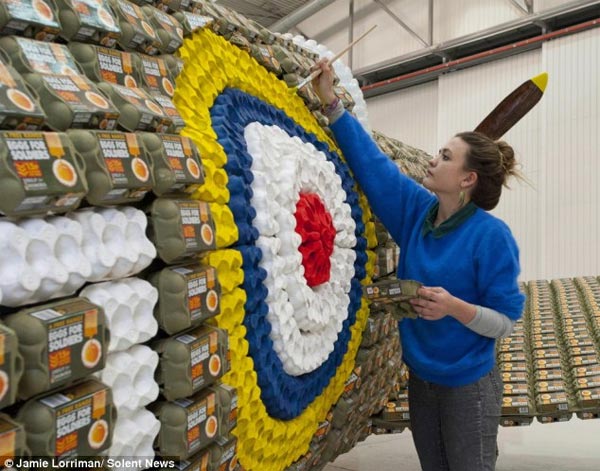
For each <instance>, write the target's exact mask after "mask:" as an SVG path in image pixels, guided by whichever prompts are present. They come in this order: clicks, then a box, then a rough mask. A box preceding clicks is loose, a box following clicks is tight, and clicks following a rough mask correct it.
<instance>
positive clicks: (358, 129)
mask: <svg viewBox="0 0 600 471" xmlns="http://www.w3.org/2000/svg"><path fill="white" fill-rule="evenodd" d="M319 66H320V67H321V70H322V73H321V75H320V76H319V77H318V78H317V79H315V80H314V81H313V86H314V89H315V91H316V92H317V94H318V95H319V98H320V99H321V102H322V103H323V105H324V111H325V114H326V115H327V116H328V117H329V120H330V123H331V124H330V127H331V130H332V131H333V133H334V135H335V138H336V141H337V143H338V145H339V146H340V148H341V149H342V151H343V153H344V156H345V158H346V160H347V162H348V165H349V166H350V168H351V169H352V171H353V173H354V176H355V178H356V180H357V182H358V183H359V185H360V186H361V188H362V190H363V191H364V192H365V194H366V196H367V198H368V200H369V203H370V205H371V207H372V209H373V211H374V213H375V214H376V215H377V217H378V218H379V219H380V220H381V222H382V223H383V224H384V225H385V227H386V228H387V230H388V231H389V233H390V234H391V235H392V237H393V238H394V240H395V241H396V242H397V243H398V245H399V246H400V260H399V263H398V277H399V278H401V279H413V280H418V281H420V282H421V283H423V285H424V287H423V288H421V289H420V290H419V293H418V294H419V299H416V300H414V302H413V306H414V308H415V310H416V312H417V313H418V315H419V318H418V319H414V320H413V319H405V320H403V321H402V322H401V323H400V336H401V339H402V348H403V360H404V362H405V363H406V364H407V365H408V367H409V369H410V381H409V403H410V418H411V429H412V433H413V439H414V442H415V446H416V449H417V453H418V455H419V460H420V462H421V466H422V468H423V470H424V471H439V470H451V471H480V470H493V469H494V468H495V462H496V437H497V434H498V424H499V417H500V412H501V402H502V381H501V378H500V376H499V373H498V370H497V368H496V367H495V361H494V360H495V355H494V345H495V339H496V338H500V337H503V336H508V335H510V333H511V331H512V327H513V325H514V323H515V322H516V321H517V319H519V317H520V316H521V313H522V310H523V304H524V299H525V298H524V296H523V294H522V293H521V292H520V291H519V287H518V284H517V277H518V275H519V271H520V267H519V251H518V247H517V244H516V242H515V240H514V238H513V235H512V234H511V231H510V229H509V228H508V226H507V225H506V224H505V223H504V222H503V221H501V220H500V219H498V218H496V217H494V216H492V215H491V214H489V213H488V212H487V211H489V210H491V209H493V208H494V207H495V206H496V205H497V204H498V201H499V199H500V194H501V191H502V186H503V185H505V183H506V180H507V178H508V177H510V176H513V175H518V174H517V171H516V169H515V157H514V152H513V150H512V148H511V147H510V146H509V145H508V144H506V143H505V142H494V141H492V140H491V139H489V138H487V137H486V136H484V135H482V134H479V133H474V132H464V133H460V134H457V135H456V136H454V137H453V138H452V139H450V140H449V141H448V143H447V144H446V145H444V147H443V148H442V149H441V150H440V151H439V153H438V155H437V156H436V157H435V158H434V159H433V160H431V161H430V162H429V168H428V170H427V176H426V177H425V179H424V180H423V186H424V187H425V188H423V187H422V186H420V185H418V184H417V183H415V182H414V181H413V180H411V179H410V178H407V177H406V176H404V175H403V174H402V173H401V172H400V171H399V170H398V167H396V165H395V164H394V163H393V162H392V161H391V160H390V159H389V158H388V157H387V156H386V155H385V154H383V153H382V152H381V151H380V150H379V148H378V147H377V145H376V144H375V142H374V141H373V140H372V139H371V137H370V136H369V135H368V134H367V133H366V132H365V131H364V129H363V127H362V126H361V125H360V124H359V123H358V121H356V119H354V118H353V117H352V116H351V115H350V114H349V113H347V112H345V111H344V109H343V106H342V105H341V103H340V101H339V99H338V98H337V97H336V96H335V93H334V91H333V74H332V71H331V68H330V65H329V63H328V62H327V61H321V62H320V64H319Z"/></svg>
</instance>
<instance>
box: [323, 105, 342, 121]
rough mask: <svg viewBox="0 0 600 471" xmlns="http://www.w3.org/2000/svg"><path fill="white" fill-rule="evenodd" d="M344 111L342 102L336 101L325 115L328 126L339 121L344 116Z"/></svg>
mask: <svg viewBox="0 0 600 471" xmlns="http://www.w3.org/2000/svg"><path fill="white" fill-rule="evenodd" d="M344 111H345V109H344V104H343V103H342V100H338V101H337V104H336V106H335V107H334V108H333V109H332V110H331V111H328V112H327V113H325V116H327V118H328V119H329V124H333V123H335V122H336V121H337V120H338V119H340V118H341V117H342V115H343V114H344Z"/></svg>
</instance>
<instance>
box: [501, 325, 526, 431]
mask: <svg viewBox="0 0 600 471" xmlns="http://www.w3.org/2000/svg"><path fill="white" fill-rule="evenodd" d="M524 336H525V333H524V328H523V323H522V322H518V323H517V324H515V328H514V330H513V334H512V336H511V338H514V340H510V341H509V342H506V343H507V344H508V345H512V343H513V342H514V343H515V346H514V347H512V346H511V347H510V348H509V350H510V351H501V349H502V346H503V345H500V346H499V351H498V352H497V363H498V370H499V372H500V375H501V377H502V379H503V396H502V411H501V420H500V424H501V425H528V424H530V423H531V421H532V420H533V416H534V415H535V411H534V409H533V402H532V398H531V394H530V390H529V384H528V381H527V378H528V376H529V373H530V368H529V358H528V356H527V353H526V350H525V349H521V350H519V349H518V345H524V346H526V343H525V341H524Z"/></svg>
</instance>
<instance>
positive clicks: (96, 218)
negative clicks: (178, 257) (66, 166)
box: [69, 206, 156, 281]
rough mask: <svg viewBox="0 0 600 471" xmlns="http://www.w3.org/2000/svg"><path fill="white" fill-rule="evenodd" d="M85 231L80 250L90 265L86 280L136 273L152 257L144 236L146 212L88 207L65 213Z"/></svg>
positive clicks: (145, 265) (153, 255) (152, 252)
mask: <svg viewBox="0 0 600 471" xmlns="http://www.w3.org/2000/svg"><path fill="white" fill-rule="evenodd" d="M69 217H71V218H72V219H74V220H75V221H77V222H79V223H80V224H81V226H82V228H83V231H84V233H85V237H84V239H83V246H82V250H83V253H84V255H85V257H86V258H87V259H88V260H89V261H90V263H91V265H92V273H91V275H90V276H89V277H88V278H87V280H88V281H104V280H113V279H117V278H125V277H128V276H131V275H135V274H136V273H139V272H140V271H141V270H143V269H144V268H146V267H147V266H148V265H150V263H151V262H152V260H153V259H154V258H155V257H156V248H155V247H154V245H152V243H151V242H150V240H149V239H148V238H147V237H146V226H147V224H148V220H147V219H146V215H145V214H144V213H143V212H142V211H140V210H138V209H135V208H133V207H130V206H123V207H119V208H90V209H85V210H82V211H76V212H74V213H71V214H70V215H69Z"/></svg>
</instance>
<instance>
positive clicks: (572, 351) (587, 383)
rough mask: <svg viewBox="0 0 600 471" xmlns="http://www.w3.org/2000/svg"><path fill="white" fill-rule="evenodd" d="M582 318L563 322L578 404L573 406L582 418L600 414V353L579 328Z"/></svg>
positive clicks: (575, 399) (566, 319)
mask: <svg viewBox="0 0 600 471" xmlns="http://www.w3.org/2000/svg"><path fill="white" fill-rule="evenodd" d="M581 317H582V316H580V315H578V314H575V315H572V316H571V317H567V318H565V319H563V322H564V327H563V329H564V331H563V337H564V341H565V345H566V351H567V362H568V365H569V366H568V371H569V372H570V375H569V379H570V380H571V385H572V388H573V389H572V390H571V391H570V392H572V395H573V396H574V402H575V403H576V404H571V406H572V408H573V409H574V410H575V411H576V413H577V415H578V417H580V418H596V417H598V416H599V415H600V354H599V351H598V347H597V344H596V343H595V342H594V339H593V337H592V334H591V332H590V331H589V330H587V331H585V330H579V329H578V326H579V325H580V324H579V323H580V322H581V321H582V319H581ZM570 399H573V398H572V397H570ZM571 402H573V401H571Z"/></svg>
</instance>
